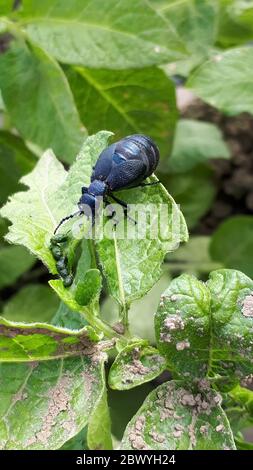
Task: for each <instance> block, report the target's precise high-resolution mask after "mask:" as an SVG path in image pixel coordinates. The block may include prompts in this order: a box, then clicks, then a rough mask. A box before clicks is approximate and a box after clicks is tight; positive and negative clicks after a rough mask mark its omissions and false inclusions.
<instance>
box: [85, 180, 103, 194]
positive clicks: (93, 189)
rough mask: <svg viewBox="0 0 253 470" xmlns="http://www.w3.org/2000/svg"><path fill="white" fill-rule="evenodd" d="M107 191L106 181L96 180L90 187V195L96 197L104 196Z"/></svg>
mask: <svg viewBox="0 0 253 470" xmlns="http://www.w3.org/2000/svg"><path fill="white" fill-rule="evenodd" d="M106 191H107V186H106V184H105V182H104V181H100V180H94V181H92V183H91V184H90V186H89V187H88V193H89V194H93V195H94V196H104V195H105V193H106Z"/></svg>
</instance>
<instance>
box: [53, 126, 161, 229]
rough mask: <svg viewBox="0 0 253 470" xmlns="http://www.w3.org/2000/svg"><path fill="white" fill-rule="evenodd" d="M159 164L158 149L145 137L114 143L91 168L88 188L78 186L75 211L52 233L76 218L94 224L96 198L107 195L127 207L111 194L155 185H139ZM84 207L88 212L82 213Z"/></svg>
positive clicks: (105, 199) (139, 136) (105, 198)
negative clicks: (89, 220)
mask: <svg viewBox="0 0 253 470" xmlns="http://www.w3.org/2000/svg"><path fill="white" fill-rule="evenodd" d="M158 162H159V150H158V148H157V146H156V145H155V143H154V142H153V141H152V140H151V139H150V137H147V136H145V135H141V134H134V135H130V136H128V137H125V138H124V139H121V140H119V142H115V143H114V144H112V145H110V146H109V147H107V148H106V149H105V150H103V152H102V153H101V154H100V155H99V157H98V160H97V162H96V164H95V166H94V167H93V173H92V175H91V183H90V185H89V187H86V186H83V187H82V196H81V198H80V200H79V202H78V207H79V210H78V212H75V213H74V214H70V215H68V216H67V217H64V219H62V220H61V221H60V223H59V224H58V226H57V227H56V229H55V231H54V233H56V232H57V230H58V229H59V227H60V226H61V224H62V223H63V222H65V221H66V220H68V219H70V218H72V217H74V216H76V215H83V214H86V215H88V216H89V215H90V211H91V214H92V219H93V223H94V218H95V208H96V200H97V197H98V196H100V197H103V199H104V201H105V202H108V200H107V196H109V197H111V198H112V199H113V200H114V201H116V202H117V203H118V204H121V205H122V206H123V207H125V208H127V204H126V203H125V202H124V201H121V200H120V199H118V198H117V197H116V196H115V195H114V194H113V192H114V191H120V190H121V189H127V188H136V187H138V186H150V185H153V184H157V183H159V181H156V182H154V183H142V181H143V180H145V179H146V178H148V177H149V176H150V175H151V174H152V173H153V171H154V170H155V169H156V167H157V165H158ZM85 208H88V209H89V210H87V211H85Z"/></svg>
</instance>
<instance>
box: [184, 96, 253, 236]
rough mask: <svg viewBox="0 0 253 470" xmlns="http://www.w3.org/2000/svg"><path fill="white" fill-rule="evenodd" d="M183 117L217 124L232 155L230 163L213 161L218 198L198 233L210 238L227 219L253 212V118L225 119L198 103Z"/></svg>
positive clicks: (245, 114) (211, 162)
mask: <svg viewBox="0 0 253 470" xmlns="http://www.w3.org/2000/svg"><path fill="white" fill-rule="evenodd" d="M182 117H184V118H188V119H197V120H200V121H207V122H212V123H214V124H216V125H217V126H218V127H219V128H220V129H221V131H222V133H223V136H224V139H225V141H226V142H227V144H228V146H229V148H230V151H231V159H230V160H223V159H217V160H212V161H210V165H211V167H212V168H213V170H214V184H215V185H216V187H217V195H216V199H215V201H214V203H213V205H212V208H211V209H210V211H209V212H208V213H207V214H206V215H205V216H204V217H203V218H202V219H201V221H200V222H199V224H198V226H197V227H196V229H195V232H196V233H198V234H202V235H209V234H211V233H212V232H213V231H214V230H215V228H216V227H217V226H218V225H219V224H220V222H221V221H222V220H224V219H226V218H227V217H231V216H233V215H238V214H252V212H253V117H252V116H251V115H249V114H247V113H244V114H240V115H239V116H235V117H229V116H225V115H224V114H222V113H219V112H218V111H217V110H216V109H215V108H213V107H211V106H209V105H207V104H205V103H203V102H202V101H201V100H199V99H195V100H194V101H193V102H192V103H191V104H189V105H188V106H187V108H186V109H185V110H184V111H183V112H182Z"/></svg>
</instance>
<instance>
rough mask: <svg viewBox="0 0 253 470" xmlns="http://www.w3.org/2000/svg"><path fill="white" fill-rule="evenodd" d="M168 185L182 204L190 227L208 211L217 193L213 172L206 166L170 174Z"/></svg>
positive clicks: (181, 206)
mask: <svg viewBox="0 0 253 470" xmlns="http://www.w3.org/2000/svg"><path fill="white" fill-rule="evenodd" d="M166 186H167V187H168V188H169V189H170V192H171V194H172V196H173V197H174V198H175V200H176V201H177V203H178V204H179V205H180V208H181V210H182V212H183V214H184V216H185V219H186V222H187V225H188V227H189V228H193V227H194V226H195V225H196V224H197V223H198V221H199V219H200V218H201V217H202V216H203V215H204V214H206V213H207V212H208V210H209V209H210V207H211V205H212V202H213V200H214V197H215V194H216V188H215V186H214V182H213V173H212V171H211V170H210V169H209V168H206V167H204V166H198V167H196V168H194V169H193V170H192V171H187V172H186V173H180V174H176V175H170V176H169V177H168V178H167V181H166Z"/></svg>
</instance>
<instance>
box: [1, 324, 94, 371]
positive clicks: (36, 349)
mask: <svg viewBox="0 0 253 470" xmlns="http://www.w3.org/2000/svg"><path fill="white" fill-rule="evenodd" d="M0 333H1V335H0V362H32V361H35V360H38V361H47V360H49V359H58V358H64V357H67V356H79V355H84V354H86V355H87V356H92V355H95V353H96V348H95V346H94V344H93V343H94V341H98V340H99V339H100V338H101V335H100V336H99V335H97V334H96V333H95V332H94V330H93V329H92V328H91V327H90V326H87V327H84V328H82V329H81V330H69V329H67V328H60V327H56V326H53V325H48V324H47V323H15V322H12V321H9V320H5V319H4V318H3V317H0Z"/></svg>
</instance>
